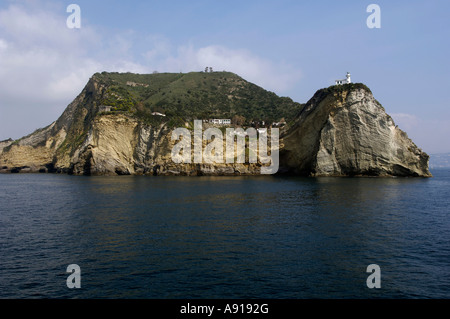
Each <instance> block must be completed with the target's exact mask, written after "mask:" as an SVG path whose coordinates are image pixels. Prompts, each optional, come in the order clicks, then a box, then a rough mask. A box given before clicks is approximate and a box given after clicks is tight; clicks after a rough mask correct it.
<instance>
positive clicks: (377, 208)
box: [0, 170, 450, 299]
mask: <svg viewBox="0 0 450 319" xmlns="http://www.w3.org/2000/svg"><path fill="white" fill-rule="evenodd" d="M432 173H433V174H434V177H433V178H428V179H425V178H424V179H423V178H294V177H290V178H286V177H273V176H264V177H263V176H255V177H162V176H158V177H133V176H120V177H77V176H66V175H51V174H23V175H22V174H21V175H0V298H164V299H166V298H167V299H169V298H277V299H278V298H283V299H285V298H289V299H292V298H294V299H301V298H449V297H450V212H449V208H450V170H434V171H432ZM69 264H77V265H79V266H80V268H81V288H80V289H76V288H75V289H69V288H68V287H67V285H66V279H67V277H68V276H69V275H70V274H69V273H66V268H67V266H68V265H69ZM369 264H377V265H379V266H380V269H381V288H379V289H377V288H374V289H369V288H368V287H367V285H366V279H367V277H368V276H369V275H370V274H369V273H367V272H366V268H367V266H368V265H369Z"/></svg>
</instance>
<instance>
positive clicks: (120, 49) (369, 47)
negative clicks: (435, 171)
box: [0, 0, 450, 154]
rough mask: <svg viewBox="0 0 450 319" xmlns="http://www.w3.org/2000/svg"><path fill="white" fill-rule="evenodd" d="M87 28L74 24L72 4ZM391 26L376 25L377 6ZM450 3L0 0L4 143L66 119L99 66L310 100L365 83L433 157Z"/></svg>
mask: <svg viewBox="0 0 450 319" xmlns="http://www.w3.org/2000/svg"><path fill="white" fill-rule="evenodd" d="M71 3H75V4H78V5H79V6H80V8H81V28H80V29H69V28H67V26H66V19H67V17H68V16H69V13H67V12H66V8H67V6H68V5H69V4H71ZM371 3H375V4H378V5H379V6H380V9H381V28H380V29H369V28H368V27H367V25H366V19H367V17H368V16H369V15H370V13H367V12H366V8H367V6H368V5H369V4H371ZM449 12H450V2H449V1H375V0H374V1H349V0H342V1H324V0H322V1H320V0H319V1H298V0H297V1H245V0H244V1H206V0H203V1H196V0H191V1H170V0H167V1H95V0H94V1H76V0H72V1H43V0H37V1H5V0H1V1H0V83H2V84H0V140H3V139H7V138H9V137H12V138H14V139H16V138H20V137H21V136H23V135H26V134H29V133H31V132H32V131H33V130H35V129H36V128H39V127H43V126H46V125H48V124H50V123H51V122H52V121H54V120H56V119H57V118H58V116H59V115H60V114H61V113H62V111H63V110H64V109H65V107H66V106H67V105H68V103H70V102H71V101H72V100H73V99H74V98H75V97H76V95H77V94H78V93H79V92H80V91H81V90H82V88H83V87H84V85H85V83H86V82H87V81H88V79H89V77H90V76H91V75H92V74H93V73H95V72H101V71H105V70H106V71H119V72H126V71H130V72H136V73H151V72H153V71H154V70H157V71H159V72H190V71H200V70H202V69H204V67H205V66H212V67H213V68H214V69H215V70H227V71H232V72H234V73H237V74H239V75H240V76H242V77H244V78H245V79H247V80H248V81H251V82H254V83H256V84H258V85H260V86H262V87H264V88H266V89H268V90H271V91H274V92H275V93H277V94H278V95H282V96H290V97H291V98H292V99H294V100H295V101H298V102H306V101H307V100H308V99H309V98H310V97H312V95H313V94H314V93H315V91H316V90H318V89H320V88H323V87H327V86H329V85H332V84H333V83H334V80H335V79H339V78H343V77H344V75H345V73H346V72H347V71H349V72H351V74H352V80H353V81H355V82H362V83H365V84H366V85H367V86H369V87H370V89H371V90H372V92H373V93H374V95H375V98H376V99H377V100H378V101H380V102H381V103H382V104H383V106H384V107H385V109H386V111H387V112H388V113H389V114H390V115H391V116H392V117H393V118H394V120H395V122H396V123H397V124H398V125H399V126H400V128H402V129H403V130H405V131H406V132H407V133H408V135H409V136H410V137H411V138H412V140H413V141H414V142H415V143H416V144H417V145H418V146H419V147H421V148H422V149H423V150H425V151H426V152H428V153H431V154H432V153H440V152H450V139H449V138H448V137H449V136H450V117H449V115H450V110H449V107H450V95H449V94H448V93H447V91H448V90H449V89H450V78H449V75H450V62H449V58H448V57H449V56H450V43H449V38H450V37H449V35H450V26H449V19H448V13H449Z"/></svg>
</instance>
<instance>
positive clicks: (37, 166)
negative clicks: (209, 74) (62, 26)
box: [0, 74, 431, 176]
mask: <svg viewBox="0 0 450 319" xmlns="http://www.w3.org/2000/svg"><path fill="white" fill-rule="evenodd" d="M177 76H178V75H177ZM202 76H203V75H202ZM215 76H216V78H214V79H213V81H215V82H214V83H217V79H218V78H217V76H222V78H220V79H221V81H222V82H221V83H222V84H221V85H223V86H224V85H225V84H223V83H228V85H230V84H229V83H230V82H233V81H234V80H236V78H235V77H231V78H227V77H223V75H220V74H219V75H215ZM118 78H120V77H119V76H117V77H116V79H118ZM151 79H153V78H151ZM183 79H185V80H186V82H188V81H187V80H189V83H190V85H191V87H190V89H189V90H186V92H185V91H180V90H181V89H180V87H183V85H184V84H183V83H182V80H183ZM205 79H206V78H205V77H203V78H202V79H201V81H203V82H202V83H204V82H205ZM196 81H197V80H196V79H195V78H193V77H185V78H181V79H180V78H177V81H176V82H170V83H169V81H166V82H167V83H168V84H167V83H166V82H164V85H165V86H168V87H169V89H167V90H166V91H164V92H162V91H163V89H164V88H165V87H155V86H154V82H151V81H150V82H146V83H143V84H142V85H134V86H132V87H131V88H130V90H135V91H128V90H127V89H124V88H123V86H122V87H119V88H118V89H116V91H111V85H112V84H111V83H112V82H107V81H105V80H104V78H102V77H101V76H98V75H94V76H93V77H92V78H91V79H90V80H89V82H88V84H87V85H86V87H85V88H84V89H83V91H82V92H81V93H80V94H79V95H78V96H77V97H76V98H75V100H74V101H73V102H72V103H71V104H69V106H68V107H67V109H66V110H65V111H64V112H63V114H62V115H61V116H60V117H59V118H58V120H57V121H55V122H53V123H52V124H51V125H49V126H47V127H46V128H43V129H40V130H37V131H36V132H34V133H32V134H30V135H28V136H26V137H23V138H21V139H19V140H17V141H11V140H8V141H3V142H0V172H59V173H68V174H75V175H128V174H132V175H134V174H138V175H139V174H148V175H243V174H244V175H256V174H260V168H261V165H262V164H261V163H260V162H258V163H254V164H248V163H247V164H235V163H233V164H226V163H219V164H217V163H215V164H206V163H204V164H196V163H192V164H176V163H174V161H173V160H172V157H171V150H172V148H173V146H174V144H175V142H174V141H172V139H171V136H172V131H173V129H174V128H175V125H174V123H175V124H177V126H179V125H182V126H184V127H187V128H189V129H192V127H190V124H189V120H188V119H186V118H184V121H181V122H180V118H177V117H176V116H175V115H173V116H172V117H170V116H167V118H164V120H160V119H155V118H153V117H149V116H148V115H145V116H142V114H143V113H142V112H143V111H142V110H144V111H145V106H144V103H143V102H141V101H135V100H133V99H136V96H138V94H142V95H143V96H145V98H147V101H152V100H151V99H152V98H153V99H156V97H155V96H159V97H158V98H160V100H153V101H152V103H153V104H152V108H153V107H155V106H158V107H163V106H164V103H170V101H169V102H168V100H167V95H169V92H172V91H173V92H177V93H176V94H178V95H180V94H184V96H188V97H189V96H190V97H189V98H191V99H192V96H199V98H201V99H202V100H201V101H202V103H204V105H206V106H205V107H207V108H209V109H210V110H212V111H211V112H218V111H217V109H218V107H215V106H214V105H213V104H211V103H209V102H207V101H206V102H205V101H204V100H203V99H204V98H205V96H206V94H204V93H202V94H200V93H198V94H197V92H195V91H194V89H193V88H195V85H197V82H196ZM141 82H142V81H141ZM141 82H139V81H138V82H133V83H141ZM114 83H115V84H117V82H114ZM126 83H130V82H129V81H127V82H126ZM174 83H175V84H174ZM236 83H238V84H236V85H237V86H236V87H232V86H228V87H227V90H226V91H224V92H223V93H216V94H217V96H218V97H216V98H215V101H219V102H220V101H222V102H220V103H225V104H223V105H222V106H221V108H222V109H226V106H227V105H228V104H226V103H229V105H230V110H233V109H234V110H236V109H238V107H237V106H236V105H237V104H234V103H241V104H242V107H243V108H242V110H244V109H245V103H244V102H245V99H246V98H247V99H257V97H252V96H249V94H251V92H253V94H256V93H254V92H257V91H255V90H256V89H255V88H254V87H253V86H249V87H250V88H251V90H247V91H243V88H245V85H247V84H246V83H245V81H243V80H240V79H237V82H236ZM127 85H128V84H127ZM152 85H153V86H152ZM199 87H200V85H199ZM237 87H239V90H240V91H239V90H238V89H237ZM222 89H223V88H222ZM139 90H140V91H139ZM217 90H218V89H217V88H216V89H215V91H216V92H217ZM223 90H225V89H223ZM238 91H239V92H244V93H240V94H241V95H238V94H237V93H236V92H238ZM130 92H131V93H130ZM161 92H162V93H161ZM166 92H167V94H166ZM180 92H181V93H180ZM187 92H190V93H187ZM199 92H200V91H199ZM163 93H164V94H163ZM189 94H190V95H189ZM220 94H222V95H223V96H224V97H223V98H221V97H220ZM233 94H234V95H233ZM264 94H266V93H264ZM111 96H112V97H114V99H115V100H113V99H112V97H111ZM267 96H268V98H266V99H264V100H261V101H270V103H268V104H267V108H266V109H267V110H269V109H270V107H271V105H272V104H273V103H284V105H286V106H287V107H288V108H290V110H289V112H290V113H287V114H283V117H286V118H287V121H288V122H291V125H289V126H286V130H282V132H283V134H282V139H281V141H280V173H291V174H302V175H311V176H322V175H324V176H348V175H372V176H384V175H395V176H431V175H430V173H429V171H428V155H427V154H425V153H424V152H422V151H421V150H420V149H419V148H417V146H416V145H414V143H413V142H412V141H411V140H410V139H409V138H408V137H407V135H406V133H404V132H403V131H401V130H400V129H398V128H397V127H396V126H395V124H394V121H393V120H392V118H391V117H390V116H389V115H387V114H386V112H385V110H384V109H383V107H382V106H381V105H380V104H379V103H378V102H377V101H376V100H375V99H374V97H373V96H372V93H371V92H370V90H369V89H368V88H366V87H365V86H364V85H354V84H351V85H343V86H339V87H330V88H328V89H322V90H319V91H318V92H317V93H316V94H315V95H314V96H313V98H311V100H310V101H309V102H308V103H307V104H306V105H305V106H304V107H303V106H302V107H299V108H298V110H297V112H295V113H293V111H294V110H295V108H296V107H298V105H299V104H293V102H290V100H286V98H277V97H274V96H273V95H267ZM105 101H108V103H113V102H114V103H116V104H115V105H116V106H106V107H105V106H104V103H105ZM111 101H112V102H111ZM223 101H225V102H223ZM230 101H231V102H230ZM233 101H234V102H233ZM163 102H164V103H163ZM178 102H179V101H178ZM219 102H218V103H219ZM146 103H147V102H146ZM174 103H175V104H174V105H175V107H178V106H177V104H176V102H174ZM191 103H192V100H191ZM243 103H244V104H243ZM130 105H131V106H132V107H130ZM224 105H225V106H224ZM111 107H113V108H115V110H114V111H112V112H109V111H107V112H104V110H105V109H106V110H108V109H110V108H111ZM263 111H264V109H263ZM200 112H205V114H206V113H207V112H206V111H202V110H200ZM208 112H209V111H208ZM248 114H251V113H246V115H247V116H250V115H248ZM268 114H269V113H268ZM289 114H297V115H296V116H293V117H292V118H289ZM149 119H150V120H149ZM175 120H177V121H175ZM191 120H192V119H191ZM292 123H293V124H292ZM203 146H205V141H203Z"/></svg>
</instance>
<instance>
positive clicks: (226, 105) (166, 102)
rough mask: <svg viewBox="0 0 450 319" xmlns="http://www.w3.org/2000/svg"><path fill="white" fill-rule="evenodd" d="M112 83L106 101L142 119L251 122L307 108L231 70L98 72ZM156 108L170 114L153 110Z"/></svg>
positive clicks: (104, 81) (274, 119) (108, 84)
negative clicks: (157, 113) (141, 72)
mask: <svg viewBox="0 0 450 319" xmlns="http://www.w3.org/2000/svg"><path fill="white" fill-rule="evenodd" d="M94 76H95V77H96V79H97V81H99V82H100V83H102V84H103V85H105V86H106V87H107V89H106V92H105V93H104V95H103V98H102V100H101V101H100V104H101V105H106V106H110V107H111V111H112V112H118V111H120V112H127V113H131V114H133V115H135V116H137V117H139V118H141V119H142V120H145V121H148V122H151V123H157V122H162V121H164V122H168V121H171V122H173V124H177V123H182V122H184V121H186V120H187V121H189V120H194V119H212V118H227V119H232V120H233V121H234V122H235V123H237V122H239V123H241V124H242V125H249V124H251V123H252V122H253V121H265V122H266V123H272V122H278V121H280V120H281V119H283V118H284V119H285V120H286V121H289V120H290V119H293V118H294V117H295V115H296V114H298V112H299V111H300V109H301V108H302V107H303V105H302V104H300V103H297V102H294V101H292V99H290V98H288V97H279V96H277V95H276V94H275V93H273V92H269V91H267V90H264V89H263V88H261V87H259V86H257V85H255V84H253V83H250V82H248V81H245V80H244V79H242V78H241V77H239V76H237V75H236V74H234V73H231V72H191V73H157V74H134V73H107V72H103V73H97V74H95V75H94ZM153 112H159V113H162V114H165V115H166V117H161V116H157V115H152V113H153Z"/></svg>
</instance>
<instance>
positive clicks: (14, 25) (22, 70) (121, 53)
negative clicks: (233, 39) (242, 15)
mask: <svg viewBox="0 0 450 319" xmlns="http://www.w3.org/2000/svg"><path fill="white" fill-rule="evenodd" d="M25 4H26V5H25ZM25 4H17V3H12V4H10V5H9V6H8V7H6V8H5V9H2V10H0V83H2V85H0V140H2V139H6V138H9V137H12V138H14V139H16V138H19V137H22V136H24V135H26V134H28V133H31V132H32V131H33V130H34V129H36V128H39V127H42V126H45V125H48V124H50V123H51V122H52V121H53V120H56V118H57V117H58V116H59V115H60V114H61V113H62V111H63V110H64V109H65V107H66V106H67V105H68V104H69V103H70V102H71V101H72V100H73V99H74V98H75V97H76V95H77V94H78V93H79V92H80V91H81V89H82V88H83V87H84V85H85V84H86V82H87V81H88V79H89V77H90V76H92V74H94V73H95V72H102V71H116V72H134V73H151V72H152V71H154V70H157V71H159V72H190V71H201V70H204V68H205V67H206V66H211V67H213V68H214V70H217V71H222V70H227V71H231V72H234V73H237V74H239V75H240V76H242V77H244V78H245V79H247V80H248V81H251V82H254V83H255V84H258V85H260V86H263V87H264V88H266V89H268V90H271V91H275V92H276V93H283V91H286V90H287V89H289V88H291V87H293V86H294V85H295V83H296V82H297V81H298V80H299V77H300V72H299V71H298V70H292V68H290V67H289V66H288V65H284V64H283V63H274V62H272V61H270V60H267V59H264V58H262V57H260V56H258V55H257V54H255V53H253V52H251V51H249V50H246V49H240V48H238V49H235V48H227V47H224V46H221V45H208V46H204V47H199V48H196V47H195V46H194V45H193V44H174V43H172V42H171V41H170V39H168V38H166V37H165V36H164V35H152V34H144V35H143V34H141V33H140V32H138V31H135V30H121V31H119V32H118V33H114V34H112V33H110V32H111V31H110V30H105V29H104V28H102V29H101V31H100V28H96V27H95V26H91V25H89V23H86V22H84V21H83V23H82V27H81V28H80V29H69V28H67V26H66V19H67V16H68V13H66V11H65V9H66V8H65V7H62V6H61V5H57V4H54V3H51V2H45V3H42V2H39V1H38V2H33V3H30V2H26V3H25ZM142 43H145V45H144V46H143V45H142Z"/></svg>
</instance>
